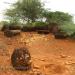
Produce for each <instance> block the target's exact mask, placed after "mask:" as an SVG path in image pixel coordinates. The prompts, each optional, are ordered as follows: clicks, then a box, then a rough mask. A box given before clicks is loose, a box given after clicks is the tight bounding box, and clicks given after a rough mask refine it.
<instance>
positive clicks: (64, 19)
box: [43, 11, 73, 25]
mask: <svg viewBox="0 0 75 75" xmlns="http://www.w3.org/2000/svg"><path fill="white" fill-rule="evenodd" d="M43 16H44V17H45V18H46V22H48V23H57V24H58V25H64V24H67V23H73V21H72V16H71V15H69V14H68V13H64V12H59V11H56V12H50V11H47V12H44V13H43Z"/></svg>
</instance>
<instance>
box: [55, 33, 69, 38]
mask: <svg viewBox="0 0 75 75" xmlns="http://www.w3.org/2000/svg"><path fill="white" fill-rule="evenodd" d="M54 36H55V38H56V39H65V38H67V37H68V35H67V34H66V33H64V32H58V33H55V34H54Z"/></svg>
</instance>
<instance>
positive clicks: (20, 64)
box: [11, 48, 31, 70]
mask: <svg viewBox="0 0 75 75" xmlns="http://www.w3.org/2000/svg"><path fill="white" fill-rule="evenodd" d="M30 60H31V56H30V53H29V51H28V49H27V48H16V49H15V50H14V52H13V53H12V56H11V63H12V66H13V67H14V68H15V69H16V70H29V69H30V68H31V63H30Z"/></svg>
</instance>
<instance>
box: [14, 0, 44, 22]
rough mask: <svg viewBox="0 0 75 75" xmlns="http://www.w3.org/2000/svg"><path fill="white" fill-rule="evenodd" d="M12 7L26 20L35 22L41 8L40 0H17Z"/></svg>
mask: <svg viewBox="0 0 75 75" xmlns="http://www.w3.org/2000/svg"><path fill="white" fill-rule="evenodd" d="M13 7H14V9H15V10H16V14H17V16H19V17H20V19H22V20H24V21H27V22H35V20H36V19H38V18H39V17H40V15H41V12H42V10H43V8H42V4H41V2H40V0H18V1H17V2H16V3H15V4H13Z"/></svg>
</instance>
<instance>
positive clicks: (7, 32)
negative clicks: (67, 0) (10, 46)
mask: <svg viewBox="0 0 75 75" xmlns="http://www.w3.org/2000/svg"><path fill="white" fill-rule="evenodd" d="M20 32H21V31H20V30H5V31H4V35H5V36H6V37H13V36H17V35H20Z"/></svg>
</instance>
